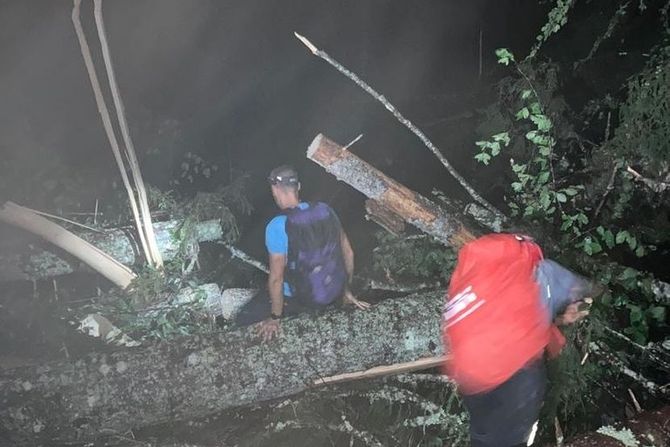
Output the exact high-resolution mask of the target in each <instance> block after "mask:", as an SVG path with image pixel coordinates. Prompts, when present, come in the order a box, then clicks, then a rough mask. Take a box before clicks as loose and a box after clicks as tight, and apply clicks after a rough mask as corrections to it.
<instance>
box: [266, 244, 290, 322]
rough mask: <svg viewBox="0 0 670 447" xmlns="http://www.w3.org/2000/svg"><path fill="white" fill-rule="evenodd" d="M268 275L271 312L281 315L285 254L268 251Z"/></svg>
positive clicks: (282, 308) (282, 309)
mask: <svg viewBox="0 0 670 447" xmlns="http://www.w3.org/2000/svg"><path fill="white" fill-rule="evenodd" d="M269 264H270V275H269V276H268V292H269V293H270V301H271V302H272V313H273V314H274V315H277V316H281V315H282V312H283V311H284V268H285V267H286V255H282V254H276V253H270V255H269Z"/></svg>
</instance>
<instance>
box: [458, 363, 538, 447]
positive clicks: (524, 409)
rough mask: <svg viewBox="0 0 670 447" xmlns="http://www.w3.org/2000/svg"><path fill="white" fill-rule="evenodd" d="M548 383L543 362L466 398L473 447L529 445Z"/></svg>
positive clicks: (464, 399) (533, 364)
mask: <svg viewBox="0 0 670 447" xmlns="http://www.w3.org/2000/svg"><path fill="white" fill-rule="evenodd" d="M546 382H547V378H546V371H545V366H544V360H543V359H540V360H537V361H535V362H533V363H532V364H530V365H528V366H526V367H525V368H523V369H521V370H519V371H518V372H517V373H516V374H514V375H513V376H512V377H510V378H509V379H508V380H507V381H506V382H505V383H503V384H501V385H500V386H498V387H497V388H495V389H493V390H491V391H489V392H487V393H481V394H475V395H470V396H463V403H464V404H465V407H466V408H467V410H468V413H470V441H471V445H472V447H493V446H496V447H509V446H515V445H518V444H521V445H525V444H526V441H527V440H528V437H529V435H530V434H531V431H532V429H533V425H534V424H535V423H536V422H537V419H538V417H539V414H540V408H541V407H542V401H543V400H544V392H545V388H546Z"/></svg>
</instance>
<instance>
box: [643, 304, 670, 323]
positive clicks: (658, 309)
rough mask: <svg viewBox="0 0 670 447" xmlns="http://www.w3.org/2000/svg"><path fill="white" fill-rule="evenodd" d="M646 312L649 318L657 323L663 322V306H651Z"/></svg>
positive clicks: (664, 312)
mask: <svg viewBox="0 0 670 447" xmlns="http://www.w3.org/2000/svg"><path fill="white" fill-rule="evenodd" d="M647 312H649V315H650V316H651V318H653V319H654V320H656V321H658V322H659V323H664V322H665V314H666V312H667V310H666V308H665V307H664V306H652V307H650V308H649V309H647Z"/></svg>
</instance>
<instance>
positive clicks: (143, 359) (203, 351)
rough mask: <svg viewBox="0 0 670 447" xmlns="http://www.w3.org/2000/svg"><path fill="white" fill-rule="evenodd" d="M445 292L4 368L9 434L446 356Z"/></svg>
mask: <svg viewBox="0 0 670 447" xmlns="http://www.w3.org/2000/svg"><path fill="white" fill-rule="evenodd" d="M441 305H442V295H441V293H430V294H420V295H413V296H410V297H406V298H401V299H395V300H386V301H384V302H382V303H381V304H379V305H377V306H375V307H374V308H373V309H371V310H369V311H367V312H362V311H353V310H331V311H328V312H326V313H325V314H321V315H305V316H302V317H300V318H296V319H293V320H287V321H284V322H283V323H282V334H281V336H280V338H279V339H277V340H274V341H272V342H270V343H269V344H264V343H262V342H261V340H260V339H259V337H258V336H257V335H256V333H255V328H254V327H250V328H243V329H239V330H237V331H233V332H225V333H220V334H212V335H206V336H194V337H186V338H183V339H177V340H173V341H171V342H170V343H161V344H156V345H152V346H149V347H141V348H137V349H131V350H121V351H117V352H113V353H108V354H101V353H94V354H90V355H88V356H87V357H85V358H82V359H78V360H74V359H73V360H70V361H62V362H56V363H50V364H46V365H42V366H37V367H34V366H33V367H22V368H17V369H12V370H5V371H2V372H0V440H2V438H4V439H5V442H8V443H9V442H14V443H19V442H26V441H28V440H33V441H35V440H36V441H42V440H47V439H50V440H74V439H82V438H89V437H92V436H94V435H96V434H100V433H106V432H124V431H126V430H128V429H131V428H133V427H138V426H144V425H150V424H156V423H161V422H169V421H171V420H185V419H191V418H195V417H199V416H203V415H207V414H211V413H213V412H216V411H220V410H223V409H226V408H230V407H235V406H239V405H245V404H248V403H251V402H259V401H265V400H269V399H275V398H279V397H283V396H288V395H290V394H294V393H297V392H299V391H301V390H304V389H306V388H307V387H310V386H312V384H314V383H315V382H317V381H318V380H319V379H320V378H323V377H327V376H331V375H334V374H337V373H345V372H353V371H360V370H364V369H367V368H370V367H374V366H378V365H384V364H393V363H397V362H406V361H412V360H416V359H418V358H422V357H427V356H435V355H440V354H441V353H442V352H441V350H442V348H441V346H442V343H441V341H440V330H439V322H440V317H439V315H440V308H441Z"/></svg>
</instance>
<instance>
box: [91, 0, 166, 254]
mask: <svg viewBox="0 0 670 447" xmlns="http://www.w3.org/2000/svg"><path fill="white" fill-rule="evenodd" d="M95 24H96V27H97V30H98V38H99V39H100V45H101V47H102V57H103V59H104V61H105V68H106V70H107V79H108V80H109V87H110V90H111V93H112V99H113V100H114V107H115V108H116V116H117V119H118V120H119V127H120V128H121V135H122V136H123V141H124V143H125V145H126V155H127V157H128V162H129V164H130V172H131V174H132V175H133V180H134V182H135V188H137V194H138V199H139V206H140V217H141V220H142V228H143V229H144V232H145V236H146V240H147V245H148V248H149V251H148V254H149V256H150V259H151V261H152V264H153V265H154V266H156V267H162V266H163V259H162V258H161V253H160V251H159V250H158V244H157V243H156V235H155V234H154V231H153V225H152V223H151V212H150V210H149V202H148V200H147V191H146V188H145V187H144V180H143V179H142V173H141V171H140V165H139V163H138V161H137V156H136V154H135V147H134V145H133V140H132V138H131V137H130V130H129V129H128V122H127V121H126V116H125V111H124V107H123V101H122V99H121V93H120V91H119V86H118V84H117V83H116V75H115V74H114V66H113V64H112V56H111V53H110V51H109V44H108V43H107V33H106V32H105V22H104V20H103V17H102V0H95Z"/></svg>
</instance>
